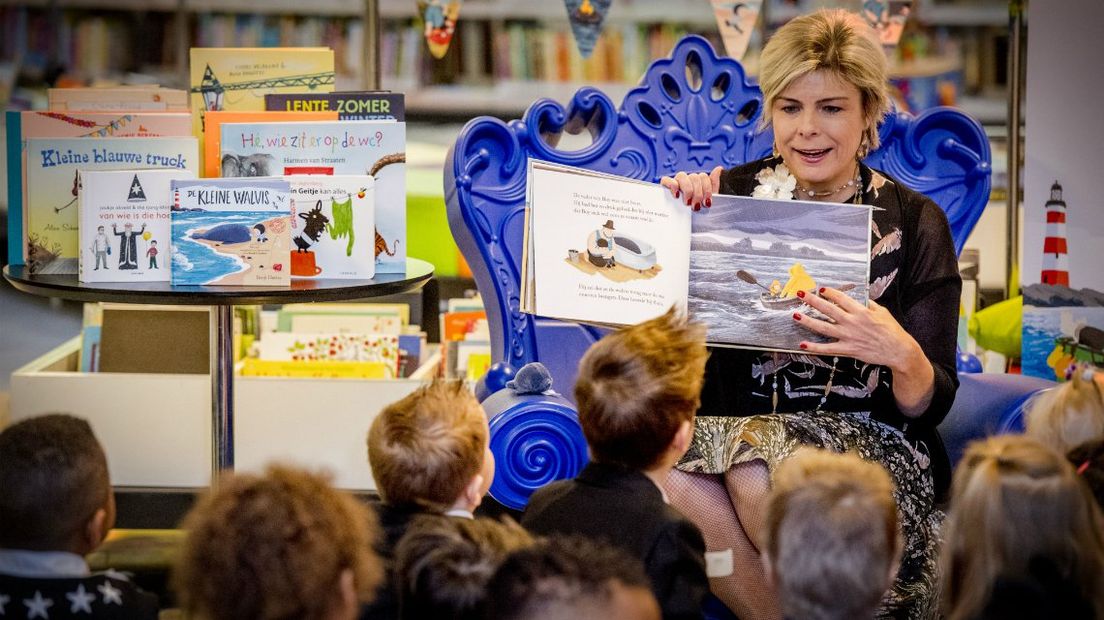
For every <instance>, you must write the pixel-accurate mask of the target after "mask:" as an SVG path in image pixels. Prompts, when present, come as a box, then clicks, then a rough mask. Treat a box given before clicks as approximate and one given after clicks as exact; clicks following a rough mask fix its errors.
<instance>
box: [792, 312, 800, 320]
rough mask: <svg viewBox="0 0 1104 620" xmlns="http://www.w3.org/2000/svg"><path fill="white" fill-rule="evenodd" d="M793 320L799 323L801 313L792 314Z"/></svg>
mask: <svg viewBox="0 0 1104 620" xmlns="http://www.w3.org/2000/svg"><path fill="white" fill-rule="evenodd" d="M794 320H795V321H800V320H801V313H800V312H794Z"/></svg>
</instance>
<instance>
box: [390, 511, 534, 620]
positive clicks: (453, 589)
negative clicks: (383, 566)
mask: <svg viewBox="0 0 1104 620" xmlns="http://www.w3.org/2000/svg"><path fill="white" fill-rule="evenodd" d="M531 544H533V537H532V536H530V535H529V533H527V532H526V531H525V530H523V529H521V526H519V525H517V524H516V523H512V522H509V523H499V522H498V521H493V520H491V519H482V518H481V519H462V518H456V517H446V516H442V515H424V516H421V517H418V518H417V519H415V520H414V521H413V522H412V523H411V525H410V528H409V529H408V530H407V531H406V534H404V535H403V537H402V539H401V540H400V541H399V544H398V546H397V547H396V550H395V575H396V579H397V581H398V583H399V601H400V610H401V614H400V615H401V617H402V618H408V619H410V620H419V619H421V618H452V619H454V620H458V619H460V618H480V617H482V615H481V613H482V608H483V607H482V606H483V599H484V594H485V593H486V587H487V582H488V581H489V580H490V578H491V577H492V576H493V575H494V572H495V570H497V569H498V566H499V564H501V563H502V561H503V560H504V559H506V556H507V555H508V554H509V553H510V552H511V551H514V550H515V549H520V548H523V547H526V546H528V545H531Z"/></svg>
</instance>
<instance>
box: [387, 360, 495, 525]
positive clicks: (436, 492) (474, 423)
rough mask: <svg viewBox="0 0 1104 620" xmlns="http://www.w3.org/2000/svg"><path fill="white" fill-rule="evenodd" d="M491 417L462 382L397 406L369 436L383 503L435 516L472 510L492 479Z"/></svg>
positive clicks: (435, 387)
mask: <svg viewBox="0 0 1104 620" xmlns="http://www.w3.org/2000/svg"><path fill="white" fill-rule="evenodd" d="M489 435H490V431H489V430H488V429H487V417H486V415H485V414H484V413H483V408H482V407H481V406H480V405H479V401H477V400H476V399H475V396H474V395H473V394H472V393H471V392H470V391H468V389H467V388H466V387H464V385H463V383H460V382H447V381H434V382H433V383H431V384H429V385H427V386H425V387H422V388H420V389H418V390H416V391H415V392H413V393H411V394H409V395H407V396H406V397H405V398H403V399H401V400H399V401H397V402H394V403H392V404H390V405H388V406H387V407H384V409H383V411H381V412H380V414H379V415H378V416H377V417H376V419H375V420H373V421H372V426H371V428H370V429H369V430H368V463H369V464H370V465H371V467H372V476H373V477H374V478H375V481H376V486H377V487H378V490H379V494H380V497H381V498H382V499H383V501H385V502H387V503H389V504H393V505H414V506H420V507H423V508H427V509H430V510H434V511H444V510H448V509H450V508H464V509H467V510H472V509H474V508H475V507H476V506H478V505H479V503H480V500H481V499H482V497H483V495H484V494H485V493H486V492H487V488H488V487H490V485H491V481H492V479H493V478H494V457H493V456H492V455H491V451H490V447H489V446H490V444H489Z"/></svg>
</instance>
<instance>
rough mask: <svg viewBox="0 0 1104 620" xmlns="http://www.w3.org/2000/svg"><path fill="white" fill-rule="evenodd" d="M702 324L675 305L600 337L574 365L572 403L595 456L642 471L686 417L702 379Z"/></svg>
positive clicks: (694, 405) (695, 403)
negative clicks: (574, 401)
mask: <svg viewBox="0 0 1104 620" xmlns="http://www.w3.org/2000/svg"><path fill="white" fill-rule="evenodd" d="M708 356H709V353H708V350H707V349H706V347H705V326H703V325H700V324H696V323H690V322H688V321H687V319H686V317H685V316H684V315H683V314H682V313H680V312H679V311H678V310H677V309H676V308H675V307H672V308H670V309H669V310H668V311H667V312H666V313H664V314H663V315H661V316H658V317H656V318H654V319H652V320H650V321H645V322H643V323H640V324H638V325H633V326H632V327H627V328H624V329H621V330H618V331H616V332H613V333H611V334H609V335H607V336H606V337H605V338H602V339H601V340H599V341H598V342H596V343H594V344H593V345H591V347H590V349H588V350H587V352H586V354H585V355H583V359H582V360H581V361H580V362H579V375H578V379H576V381H575V400H576V402H577V403H578V406H579V424H580V425H581V426H582V427H583V435H585V436H586V440H587V445H588V446H589V448H590V451H591V455H592V456H593V458H594V460H595V461H598V462H601V463H606V464H612V465H620V466H622V467H625V468H628V469H635V470H643V469H647V468H649V467H651V466H653V465H655V464H656V462H657V461H658V460H659V459H660V458H661V457H662V456H663V453H664V451H665V450H666V449H667V447H668V446H669V445H670V443H671V440H672V439H674V436H675V433H676V432H678V429H679V426H680V425H681V424H682V423H683V422H684V421H693V419H694V414H695V412H696V411H697V410H698V405H699V404H700V403H701V386H702V380H703V377H704V376H705V360H706V358H707V357H708Z"/></svg>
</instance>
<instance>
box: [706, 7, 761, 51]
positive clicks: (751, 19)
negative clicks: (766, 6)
mask: <svg viewBox="0 0 1104 620" xmlns="http://www.w3.org/2000/svg"><path fill="white" fill-rule="evenodd" d="M712 2H713V16H714V17H716V18H717V28H719V29H720V31H721V39H723V40H724V46H725V51H726V52H727V53H728V55H729V56H730V57H732V58H734V59H736V60H740V59H741V58H743V57H744V52H746V51H747V47H748V41H750V40H751V32H752V31H753V30H754V29H755V22H756V21H757V20H758V19H759V7H761V6H762V5H763V0H743V1H742V2H741V1H740V0H712Z"/></svg>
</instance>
